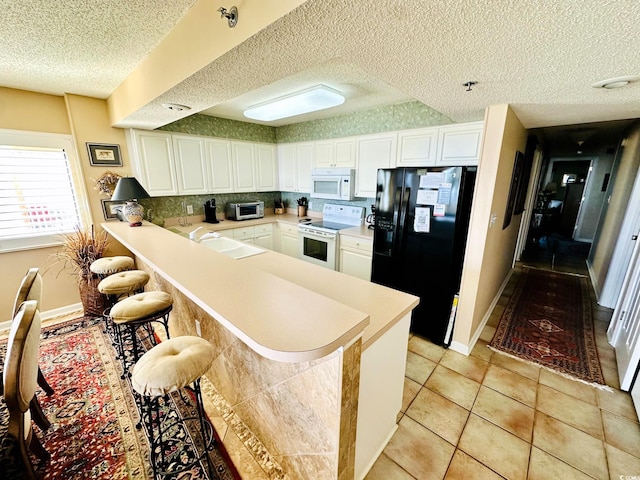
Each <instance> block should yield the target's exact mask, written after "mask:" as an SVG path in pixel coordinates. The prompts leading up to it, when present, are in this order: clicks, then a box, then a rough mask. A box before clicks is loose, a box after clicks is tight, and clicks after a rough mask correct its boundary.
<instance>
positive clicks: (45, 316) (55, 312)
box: [0, 303, 83, 330]
mask: <svg viewBox="0 0 640 480" xmlns="http://www.w3.org/2000/svg"><path fill="white" fill-rule="evenodd" d="M78 311H80V312H82V311H83V308H82V303H74V304H72V305H66V306H64V307H60V308H54V309H52V310H47V311H46V312H40V319H41V320H42V321H43V322H45V321H47V320H51V319H52V318H56V317H61V316H63V315H69V314H70V313H73V312H78ZM12 321H13V319H12V320H6V321H4V322H0V330H9V329H10V328H11V322H12Z"/></svg>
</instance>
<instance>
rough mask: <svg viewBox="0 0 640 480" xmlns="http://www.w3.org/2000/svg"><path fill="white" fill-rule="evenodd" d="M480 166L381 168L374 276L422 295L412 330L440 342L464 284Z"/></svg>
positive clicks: (375, 228)
mask: <svg viewBox="0 0 640 480" xmlns="http://www.w3.org/2000/svg"><path fill="white" fill-rule="evenodd" d="M475 179H476V167H429V168H388V169H387V168H385V169H380V170H378V185H377V190H376V204H375V216H374V236H373V260H372V262H373V263H372V270H371V280H372V281H373V282H375V283H379V284H381V285H386V286H388V287H391V288H396V289H398V290H402V291H404V292H407V293H411V294H413V295H416V296H418V297H420V303H419V304H418V306H417V307H416V308H415V309H414V311H413V314H412V317H411V331H413V332H415V333H417V334H418V335H421V336H423V337H426V338H428V339H429V340H431V341H432V342H434V343H437V344H439V345H445V346H448V344H449V343H450V334H449V335H446V337H447V338H446V339H445V334H446V333H447V327H448V326H449V320H450V317H451V312H452V305H453V302H454V298H455V297H456V295H457V294H458V291H459V288H460V278H461V275H462V262H463V259H464V252H465V246H466V243H467V233H468V230H469V217H470V214H471V201H472V198H473V188H474V185H475Z"/></svg>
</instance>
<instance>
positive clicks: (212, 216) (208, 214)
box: [204, 198, 218, 223]
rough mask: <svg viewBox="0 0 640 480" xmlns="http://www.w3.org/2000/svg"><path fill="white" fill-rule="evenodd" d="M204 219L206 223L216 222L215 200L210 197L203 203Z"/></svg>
mask: <svg viewBox="0 0 640 480" xmlns="http://www.w3.org/2000/svg"><path fill="white" fill-rule="evenodd" d="M204 221H205V222H207V223H218V219H217V218H216V200H215V198H212V199H211V200H208V201H207V202H206V203H205V204H204Z"/></svg>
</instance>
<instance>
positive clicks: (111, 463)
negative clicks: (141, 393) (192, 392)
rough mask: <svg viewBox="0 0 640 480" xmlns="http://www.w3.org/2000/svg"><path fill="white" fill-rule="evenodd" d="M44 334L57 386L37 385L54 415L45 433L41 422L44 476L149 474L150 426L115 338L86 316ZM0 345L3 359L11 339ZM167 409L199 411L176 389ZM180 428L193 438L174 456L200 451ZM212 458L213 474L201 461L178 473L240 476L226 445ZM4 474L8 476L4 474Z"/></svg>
mask: <svg viewBox="0 0 640 480" xmlns="http://www.w3.org/2000/svg"><path fill="white" fill-rule="evenodd" d="M42 338H43V339H42V341H41V343H40V363H39V364H40V368H41V370H42V372H43V373H44V376H45V378H46V379H47V381H48V383H49V384H50V385H51V386H52V387H53V388H54V390H55V392H54V394H53V395H51V396H46V395H44V394H43V393H42V392H41V391H38V398H39V400H40V404H41V405H42V408H43V411H44V413H45V415H46V417H47V418H48V419H49V420H50V422H51V427H50V428H49V429H48V430H47V431H46V432H40V431H39V430H38V429H37V427H36V431H37V434H38V435H39V438H40V440H41V441H42V443H43V445H44V447H45V448H46V449H47V450H48V451H49V453H50V454H51V459H50V460H49V461H48V462H46V463H45V464H44V465H41V466H39V468H38V473H39V474H40V475H41V478H42V479H43V480H53V479H61V478H65V479H105V480H106V479H109V480H124V479H131V480H138V479H139V480H147V479H151V478H152V477H153V475H152V471H151V464H150V460H149V455H150V452H149V442H148V440H147V437H146V433H145V430H144V429H137V428H136V424H137V423H138V420H139V416H138V409H137V406H136V402H135V399H134V397H133V394H132V391H131V387H130V385H129V382H128V380H122V379H121V378H120V374H121V371H122V370H121V366H120V363H119V360H118V359H116V358H115V350H114V348H113V346H112V344H111V341H110V337H109V336H108V335H107V334H105V333H104V332H103V331H102V320H101V319H91V318H89V317H85V318H81V319H76V320H73V321H69V322H64V323H61V324H59V325H56V326H53V327H49V328H45V329H43V332H42ZM0 349H1V350H2V352H0V356H1V358H4V354H5V352H4V350H5V349H6V340H5V341H4V342H2V344H0ZM163 408H164V410H163V411H162V413H161V415H163V416H166V417H167V418H173V419H175V418H178V419H179V418H188V417H190V416H192V415H193V410H194V408H193V406H192V405H191V403H190V402H189V400H188V399H185V398H183V397H181V396H180V395H179V394H175V395H172V396H171V397H170V399H169V401H168V402H166V404H165V405H164V407H163ZM0 423H1V422H0ZM0 428H1V425H0ZM183 428H184V432H183V434H182V435H183V436H184V437H187V438H189V439H190V440H189V441H188V442H187V443H188V446H187V447H186V448H184V449H183V450H181V451H176V452H174V454H175V455H176V461H179V460H183V461H186V460H192V459H193V458H195V455H194V451H193V450H192V445H193V444H194V443H195V444H197V445H200V444H201V442H202V439H201V438H200V436H199V434H198V432H195V431H191V430H192V429H191V427H190V426H189V425H188V424H187V425H186V426H183ZM218 446H220V444H218ZM178 458H179V460H178ZM210 458H211V459H212V462H213V466H214V469H215V473H214V474H215V475H216V476H215V477H213V478H212V479H210V477H209V476H208V475H207V474H206V470H205V469H203V468H202V464H197V465H196V466H195V467H194V468H193V469H191V470H190V471H189V472H188V473H187V472H185V474H186V477H180V478H189V479H202V480H205V479H207V480H214V479H215V480H235V479H238V478H239V476H238V475H237V472H236V471H235V468H234V467H233V466H232V465H231V466H229V463H228V457H227V455H226V452H224V451H219V449H218V448H216V449H214V450H213V451H212V452H210ZM34 462H37V460H35V457H34ZM0 477H2V478H5V477H3V476H2V474H0Z"/></svg>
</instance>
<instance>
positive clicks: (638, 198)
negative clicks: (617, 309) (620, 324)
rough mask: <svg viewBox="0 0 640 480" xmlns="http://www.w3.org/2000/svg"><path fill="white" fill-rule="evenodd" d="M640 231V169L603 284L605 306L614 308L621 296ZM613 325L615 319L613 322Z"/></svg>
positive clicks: (601, 292) (600, 298)
mask: <svg viewBox="0 0 640 480" xmlns="http://www.w3.org/2000/svg"><path fill="white" fill-rule="evenodd" d="M639 231H640V170H638V173H637V174H636V179H635V182H634V184H633V189H632V191H631V195H630V196H629V201H628V203H627V211H626V212H625V214H624V219H623V221H622V225H621V226H620V232H619V234H618V240H617V241H616V246H615V248H614V250H613V255H612V256H611V262H610V263H609V269H608V271H607V276H606V278H605V280H604V283H603V285H602V290H601V291H600V296H599V298H598V303H599V304H600V305H602V306H603V307H608V308H613V307H614V306H615V305H616V303H617V301H618V298H619V296H620V292H621V290H622V284H623V281H624V278H625V274H626V272H627V268H628V266H629V259H630V258H631V255H632V252H633V249H634V247H635V243H636V242H635V241H634V240H633V236H634V235H636V236H637V235H638V232H639ZM611 324H612V325H613V321H612V322H611Z"/></svg>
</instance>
